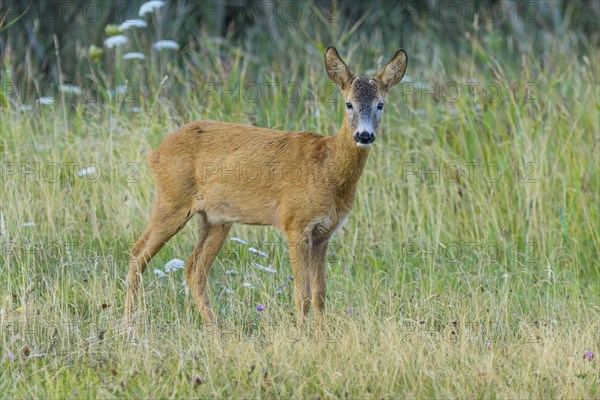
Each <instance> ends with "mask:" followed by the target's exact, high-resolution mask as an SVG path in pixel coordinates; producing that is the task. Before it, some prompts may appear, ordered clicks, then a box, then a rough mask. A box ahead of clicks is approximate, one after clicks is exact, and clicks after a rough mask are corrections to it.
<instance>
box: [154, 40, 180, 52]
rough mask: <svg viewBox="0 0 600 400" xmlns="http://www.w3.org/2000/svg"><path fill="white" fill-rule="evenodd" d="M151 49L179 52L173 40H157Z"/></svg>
mask: <svg viewBox="0 0 600 400" xmlns="http://www.w3.org/2000/svg"><path fill="white" fill-rule="evenodd" d="M152 47H153V48H154V50H163V49H166V50H179V43H177V42H176V41H174V40H159V41H158V42H156V43H154V44H153V45H152Z"/></svg>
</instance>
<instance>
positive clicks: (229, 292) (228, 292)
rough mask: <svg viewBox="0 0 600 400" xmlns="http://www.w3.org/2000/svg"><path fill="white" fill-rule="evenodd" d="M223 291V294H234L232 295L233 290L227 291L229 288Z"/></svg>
mask: <svg viewBox="0 0 600 400" xmlns="http://www.w3.org/2000/svg"><path fill="white" fill-rule="evenodd" d="M224 291H225V293H226V294H229V295H232V294H234V293H235V292H234V291H233V290H231V289H229V288H225V290H224Z"/></svg>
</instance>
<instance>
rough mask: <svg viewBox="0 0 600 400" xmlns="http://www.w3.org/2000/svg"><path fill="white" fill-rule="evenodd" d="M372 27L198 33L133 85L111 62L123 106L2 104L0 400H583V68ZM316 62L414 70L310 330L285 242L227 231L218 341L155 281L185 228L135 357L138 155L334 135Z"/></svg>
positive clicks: (575, 50)
mask: <svg viewBox="0 0 600 400" xmlns="http://www.w3.org/2000/svg"><path fill="white" fill-rule="evenodd" d="M372 18H375V19H376V18H384V17H382V16H372ZM391 18H392V17H389V18H388V19H391ZM388 19H385V23H381V24H380V26H378V28H377V29H376V30H371V29H366V28H365V26H367V24H369V18H366V19H362V20H360V21H359V22H358V23H357V24H354V23H348V22H346V21H344V20H338V21H336V22H335V23H334V22H328V23H325V22H321V23H315V22H314V21H311V20H309V19H301V20H299V21H298V22H297V23H296V24H290V26H289V30H287V31H286V32H285V33H283V32H282V35H283V36H282V38H281V40H276V41H269V40H267V39H268V37H267V36H268V35H269V32H260V31H258V30H257V31H256V32H254V33H253V34H252V35H254V36H252V35H250V36H249V37H248V38H247V39H246V40H242V41H239V42H234V41H231V42H228V41H222V40H217V39H215V38H214V37H211V36H210V35H204V34H203V35H202V36H201V40H200V42H199V43H197V44H196V45H194V44H191V45H190V46H189V47H188V48H186V49H185V52H184V53H185V55H181V54H180V53H174V52H168V51H163V52H161V53H158V52H155V51H153V50H151V49H143V51H144V52H146V54H152V58H151V60H150V57H149V58H148V60H146V61H135V60H134V61H131V60H128V61H124V60H120V61H119V60H118V59H119V57H121V56H122V53H123V52H124V51H122V50H121V49H116V50H115V49H113V50H106V52H107V54H105V56H106V57H114V58H115V60H117V61H115V69H114V70H113V71H112V72H111V73H112V74H114V76H112V78H111V79H114V80H113V82H114V83H115V84H124V85H128V86H126V88H125V89H123V92H122V93H121V95H120V96H113V97H110V98H109V97H107V95H106V93H104V92H102V91H101V90H100V91H99V94H98V95H97V96H91V97H89V98H85V96H82V95H80V96H67V95H66V93H65V92H63V95H62V96H59V97H56V99H55V100H56V101H55V103H54V104H53V105H44V104H42V103H43V102H42V103H36V102H35V101H34V100H30V101H27V100H23V99H22V98H17V96H11V95H10V94H9V93H7V90H4V92H5V94H4V95H3V98H4V101H3V108H2V110H1V111H0V117H1V121H2V122H1V124H2V131H1V136H0V150H1V151H2V163H1V165H2V175H0V179H2V195H1V200H0V201H1V203H0V212H1V215H2V221H1V223H0V230H1V233H2V236H0V243H1V244H2V253H1V254H0V288H1V290H0V329H1V333H2V335H1V337H2V352H1V354H0V356H1V358H0V393H2V395H0V397H5V398H78V397H79V398H91V397H100V398H113V397H114V398H120V397H131V398H189V397H200V398H213V397H233V398H282V397H283V398H287V397H291V398H314V399H316V398H321V399H323V398H352V399H358V398H377V399H379V398H390V397H404V398H415V397H420V398H423V397H436V398H456V397H458V398H569V399H571V398H586V399H593V398H598V397H600V294H599V293H600V262H599V257H598V255H599V251H600V224H599V223H598V221H600V210H599V204H600V171H599V170H600V166H599V163H598V160H599V159H600V136H599V129H600V127H599V118H598V116H599V111H600V98H599V86H598V76H599V75H598V63H599V62H600V52H599V51H598V49H597V47H595V46H593V45H592V46H589V47H587V48H582V47H581V46H578V45H577V43H578V42H577V40H578V38H577V37H575V34H570V33H569V32H568V31H567V32H566V33H563V34H556V35H547V36H543V37H541V38H538V39H537V40H535V41H534V40H531V41H522V40H519V39H518V38H515V37H513V36H510V35H508V36H506V35H504V34H502V33H501V32H499V31H496V30H494V28H493V27H491V26H488V27H483V25H482V27H481V28H480V27H478V26H477V24H469V25H468V26H469V28H468V30H467V31H465V32H464V33H463V34H462V36H460V37H459V38H457V40H456V42H455V43H451V44H450V43H448V39H447V38H446V37H444V36H443V35H440V34H436V33H430V32H428V31H427V30H426V29H425V30H424V31H423V32H420V33H419V32H415V33H413V34H411V33H407V32H402V33H401V34H400V35H396V32H395V31H394V21H391V20H388ZM371 22H372V21H371ZM363 24H364V25H363ZM369 26H373V24H371V25H369ZM484 28H485V29H484ZM136 35H141V34H139V33H136ZM395 35H396V36H395ZM392 38H393V39H392ZM135 43H138V42H135ZM330 44H335V45H336V46H337V47H338V50H339V51H340V53H341V55H342V57H343V58H344V59H345V60H346V62H347V63H348V65H349V66H350V68H351V69H353V70H354V71H356V72H358V73H360V74H364V75H367V74H373V73H374V72H375V71H376V70H377V69H378V68H381V67H382V65H384V64H385V62H386V61H387V60H388V59H389V57H391V55H392V54H393V53H394V51H395V50H397V48H399V47H403V48H405V49H406V51H407V53H408V55H409V65H408V70H407V77H406V78H405V80H404V82H403V83H402V84H400V85H399V86H398V87H397V88H395V89H393V90H392V92H391V93H390V95H389V97H388V99H387V102H386V111H385V114H384V122H383V126H382V129H381V132H380V135H379V136H378V140H377V141H376V142H375V144H374V147H373V148H372V150H371V154H370V156H369V160H368V163H367V167H366V170H365V172H364V175H363V177H362V178H361V182H360V184H359V191H358V197H357V201H356V206H355V209H354V211H353V212H352V214H351V217H350V219H349V221H348V223H347V224H346V226H345V228H344V229H343V230H342V231H340V232H339V233H338V235H337V236H336V237H335V239H334V240H333V242H332V245H331V247H330V252H329V256H328V263H327V273H328V277H329V279H328V295H327V301H328V303H327V307H328V311H327V319H326V321H325V324H324V326H321V327H318V328H317V327H316V326H314V325H312V326H311V327H310V329H309V331H308V332H305V333H304V334H302V335H300V336H298V335H297V334H296V330H295V320H296V319H295V311H294V307H293V282H292V281H291V280H290V279H289V276H290V275H291V268H290V265H289V260H288V254H287V247H286V246H287V243H286V240H285V237H284V236H283V235H282V234H281V233H279V232H276V231H275V230H274V229H270V228H269V229H265V228H258V227H242V226H235V227H234V229H233V230H232V234H231V237H233V238H239V239H241V240H239V241H237V240H230V241H228V242H227V244H226V246H225V248H224V250H223V251H222V253H221V255H220V257H219V258H218V260H217V261H216V262H215V264H214V265H213V269H212V272H211V277H210V293H211V296H212V298H213V305H214V307H215V312H216V313H217V314H218V322H219V325H220V330H221V333H222V338H221V340H218V338H217V334H216V331H214V330H213V329H212V328H211V327H204V326H203V324H202V321H201V317H200V314H199V313H198V311H197V309H196V306H195V304H194V301H193V299H192V298H191V295H190V293H189V291H188V289H187V287H186V285H185V284H184V278H183V273H182V270H181V269H177V268H176V269H177V270H174V271H171V270H170V268H166V269H165V264H167V263H168V262H169V261H170V260H173V259H181V260H185V259H186V258H187V257H188V256H189V255H190V253H191V251H192V249H193V246H194V244H195V241H196V239H197V237H198V233H197V231H196V224H195V221H192V222H191V223H190V224H188V226H187V227H186V228H185V229H184V230H183V231H182V232H181V233H180V234H179V235H177V236H176V237H175V238H174V239H173V240H171V241H170V242H169V244H168V245H167V246H166V247H165V248H164V249H163V250H162V251H161V252H160V253H159V254H158V255H157V256H156V257H155V258H154V260H153V261H152V263H151V264H150V266H149V268H148V270H147V271H146V274H145V275H144V294H143V298H144V306H143V312H142V315H141V317H140V320H139V323H138V325H137V333H138V335H137V336H136V338H135V339H132V338H131V337H129V336H128V335H126V334H125V331H124V330H123V329H122V328H123V327H122V325H121V315H122V311H123V303H124V291H125V277H126V273H127V270H128V266H127V264H128V250H129V248H130V247H131V246H132V245H133V243H134V242H135V240H136V239H137V238H138V237H139V235H140V234H141V233H142V232H143V231H144V229H145V227H146V224H147V222H148V218H149V213H150V209H151V205H152V202H153V199H154V187H153V182H152V178H151V175H150V171H149V167H148V165H147V162H146V154H147V153H148V152H149V151H151V150H152V149H153V148H156V146H157V145H158V144H159V143H160V142H161V141H162V140H163V139H164V138H165V137H166V136H167V135H169V134H170V133H171V132H173V131H174V130H175V129H177V127H178V126H180V125H181V124H183V123H185V122H188V121H192V120H196V119H207V118H210V119H215V120H222V121H235V122H240V123H249V124H255V125H258V126H265V127H272V128H277V129H288V130H308V131H315V132H321V133H323V134H326V135H333V134H335V133H336V131H337V128H338V127H339V125H340V122H341V119H342V115H343V102H342V101H341V100H340V99H341V96H340V95H339V93H338V91H337V89H336V90H335V91H333V86H331V84H330V82H329V80H328V78H327V74H326V72H325V67H324V65H323V61H322V59H323V56H322V55H323V51H324V50H325V48H326V47H327V46H328V45H330ZM132 51H133V50H132ZM175 54H179V55H175ZM150 61H152V62H150ZM13 62H17V60H9V59H5V65H4V67H3V69H4V75H3V83H6V82H8V81H9V78H10V71H9V70H10V68H11V67H10V65H9V64H10V63H13ZM127 63H132V64H131V65H135V67H131V66H130V65H129V64H127ZM92 72H93V73H91V75H94V74H96V72H97V71H92ZM105 73H106V74H109V72H105ZM167 75H168V78H164V77H165V76H167ZM109 81H110V79H109ZM255 83H256V85H258V87H259V88H261V90H262V91H261V90H257V88H256V86H253V85H254V84H255ZM222 84H225V85H226V86H225V89H227V90H229V91H225V90H223V87H222V86H220V85H222ZM236 84H237V85H238V86H237V87H236V86H235V85H236ZM265 85H266V86H265ZM269 85H272V86H269ZM284 85H285V87H284ZM268 87H272V88H273V91H272V94H273V96H268V95H267V89H265V88H268ZM100 96H102V98H100ZM28 104H30V105H31V107H26V106H24V105H28ZM242 241H245V242H247V243H246V244H245V243H242ZM252 249H258V250H260V251H262V252H264V253H266V257H265V255H261V254H259V253H257V252H255V251H253V250H252ZM174 264H176V263H172V264H169V265H174ZM256 264H260V265H264V266H270V267H271V268H274V269H276V273H268V272H265V271H263V270H261V269H259V268H257V266H256ZM259 305H262V306H264V311H258V310H257V306H259Z"/></svg>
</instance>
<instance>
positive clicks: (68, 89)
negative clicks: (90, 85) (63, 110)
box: [60, 84, 83, 96]
mask: <svg viewBox="0 0 600 400" xmlns="http://www.w3.org/2000/svg"><path fill="white" fill-rule="evenodd" d="M60 91H61V92H63V93H68V94H74V95H77V96H79V95H81V94H82V93H83V92H82V90H81V88H80V87H79V86H75V85H67V84H65V85H60Z"/></svg>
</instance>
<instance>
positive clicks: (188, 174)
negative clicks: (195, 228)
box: [125, 47, 408, 326]
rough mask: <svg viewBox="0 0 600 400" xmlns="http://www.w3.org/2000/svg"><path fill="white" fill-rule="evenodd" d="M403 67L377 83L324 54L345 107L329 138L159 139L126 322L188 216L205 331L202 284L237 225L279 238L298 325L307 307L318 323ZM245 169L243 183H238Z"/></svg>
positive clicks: (205, 133) (207, 135)
mask: <svg viewBox="0 0 600 400" xmlns="http://www.w3.org/2000/svg"><path fill="white" fill-rule="evenodd" d="M407 62H408V57H407V55H406V52H405V51H404V50H398V51H397V52H396V54H395V55H394V57H392V59H391V60H390V62H389V63H388V64H387V65H386V66H385V67H384V68H383V70H381V72H379V73H378V74H377V75H376V76H375V77H373V78H365V77H355V76H354V75H353V74H352V72H350V70H349V69H348V67H347V66H346V64H345V63H344V61H343V60H342V59H341V58H340V56H339V54H338V52H337V50H336V49H335V48H334V47H329V48H328V49H327V51H326V52H325V66H326V68H327V74H328V75H329V77H330V78H331V80H332V81H333V82H335V83H336V84H337V85H338V86H340V88H341V90H342V94H343V96H344V101H345V103H346V112H345V116H344V120H343V123H342V126H341V128H340V130H339V132H338V133H337V135H335V136H331V137H326V136H321V135H318V134H315V133H310V132H282V131H277V130H272V129H265V128H258V127H254V126H247V125H238V124H230V123H222V122H214V121H198V122H192V123H190V124H187V125H185V126H183V127H182V128H181V129H179V130H178V131H177V132H175V133H174V134H173V135H171V136H170V137H168V138H167V139H165V141H164V142H163V143H162V144H161V145H160V146H159V148H158V150H156V151H155V152H154V153H152V154H150V155H149V157H148V158H149V161H150V165H151V168H152V172H153V174H154V177H155V180H156V190H157V197H156V203H155V205H154V209H153V212H152V216H151V220H150V224H149V227H148V230H147V231H146V232H145V233H144V234H143V235H142V237H141V238H140V239H139V240H138V241H137V242H136V243H135V245H134V246H133V249H132V250H131V260H130V267H129V277H128V288H127V297H126V301H125V319H126V320H127V321H129V320H130V319H131V317H132V315H133V312H134V303H135V302H136V292H137V291H138V288H139V284H140V276H141V274H142V273H143V272H144V270H145V269H146V265H147V264H148V262H149V261H150V259H151V258H152V257H153V256H154V255H155V254H156V253H157V252H158V251H159V250H160V249H161V248H162V247H163V246H164V245H165V243H167V241H168V240H169V239H171V237H173V235H175V234H176V233H177V232H178V231H179V230H181V229H182V228H183V227H184V225H185V224H186V223H187V222H188V221H189V220H190V218H191V217H192V216H193V215H195V214H198V216H199V217H200V225H201V226H200V240H199V241H198V244H197V245H196V247H195V249H194V251H193V253H192V255H191V256H190V258H189V259H188V260H187V263H186V266H185V279H186V281H187V284H188V286H189V288H190V290H191V292H192V295H193V297H194V300H195V302H196V303H197V305H198V307H199V308H200V312H201V314H202V318H203V320H204V322H205V323H208V324H214V323H215V316H214V313H213V310H212V307H211V302H210V299H209V297H208V293H207V290H206V281H207V277H208V274H209V271H210V268H211V265H212V263H213V261H214V260H215V258H216V256H217V254H218V252H219V251H220V249H221V247H222V246H223V243H224V242H225V239H226V238H227V234H228V233H229V230H230V228H231V225H232V224H233V223H234V222H235V223H240V224H249V225H272V226H274V227H275V228H277V229H280V230H281V231H283V232H284V233H285V234H286V236H287V238H288V240H289V243H290V247H289V251H290V260H291V263H292V271H293V274H294V284H295V293H294V300H295V304H296V309H297V313H298V324H299V326H302V324H303V322H304V318H305V317H306V316H307V313H308V311H309V307H310V304H311V302H312V304H314V307H315V310H316V312H317V315H319V316H320V315H321V314H322V312H323V310H324V306H325V285H326V283H325V279H326V277H325V256H326V251H327V245H328V243H329V239H330V238H331V236H332V235H333V233H334V232H335V231H336V230H337V229H338V228H339V227H340V226H341V225H342V224H343V223H344V222H345V221H346V219H347V217H348V213H349V212H350V210H351V209H352V207H353V204H354V198H355V195H356V185H357V182H358V179H359V178H360V176H361V174H362V172H363V169H364V167H365V163H366V161H367V156H368V154H369V148H370V147H371V144H372V143H373V141H374V140H375V131H376V130H377V129H378V127H379V125H380V123H381V117H382V113H383V101H384V99H385V97H386V94H387V92H388V90H389V89H390V88H391V87H392V86H394V85H396V84H397V83H398V82H400V80H401V79H402V77H403V76H404V72H405V70H406V66H407ZM242 168H246V172H247V176H246V179H239V178H240V176H239V173H240V170H241V169H242ZM265 169H267V170H268V171H267V172H268V173H265ZM248 170H251V171H252V172H250V173H248ZM298 172H300V173H298ZM304 172H306V173H304ZM286 174H287V176H286ZM232 175H235V176H234V177H232ZM248 175H250V176H248ZM290 175H294V176H293V179H290Z"/></svg>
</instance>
